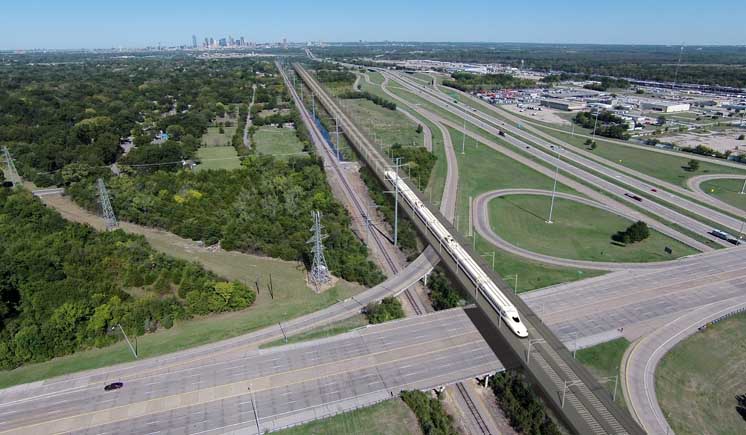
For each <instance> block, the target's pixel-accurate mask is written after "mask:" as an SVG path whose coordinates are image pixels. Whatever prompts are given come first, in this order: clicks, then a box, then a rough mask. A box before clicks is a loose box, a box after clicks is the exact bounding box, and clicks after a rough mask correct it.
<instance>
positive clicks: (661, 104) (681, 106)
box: [640, 101, 691, 113]
mask: <svg viewBox="0 0 746 435" xmlns="http://www.w3.org/2000/svg"><path fill="white" fill-rule="evenodd" d="M690 107H691V106H690V105H689V103H674V102H668V101H642V102H641V103H640V108H641V109H643V110H653V111H655V112H663V113H675V112H687V111H689V108H690Z"/></svg>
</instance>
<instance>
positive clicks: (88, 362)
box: [0, 196, 363, 388]
mask: <svg viewBox="0 0 746 435" xmlns="http://www.w3.org/2000/svg"><path fill="white" fill-rule="evenodd" d="M45 202H46V203H47V204H48V205H50V206H52V207H54V208H55V209H57V210H58V211H61V212H62V215H63V216H64V217H65V218H67V219H70V220H74V221H77V222H83V223H92V224H94V225H95V226H97V227H98V228H101V227H102V226H103V224H102V222H101V219H100V218H99V217H97V216H93V215H91V214H89V213H88V212H86V211H85V210H82V209H81V208H80V207H78V206H77V205H75V204H73V203H72V202H71V201H70V200H69V199H67V198H60V197H56V198H55V197H53V196H48V197H45ZM122 227H123V228H124V229H125V230H126V231H127V232H131V233H135V234H141V235H143V236H145V238H146V239H147V240H148V242H149V243H150V244H151V246H152V247H153V248H154V249H156V250H158V251H161V252H164V253H166V254H169V255H173V256H174V257H178V258H181V259H185V260H188V261H196V262H198V263H199V264H200V265H202V266H203V267H205V268H206V269H208V270H211V271H212V272H214V273H216V274H218V275H220V276H222V277H224V278H226V279H229V280H239V281H242V282H244V283H246V284H248V285H250V286H251V287H252V288H254V289H256V286H255V282H256V281H258V282H259V288H260V291H259V293H258V295H257V298H256V302H255V303H254V305H252V306H251V307H250V308H248V309H246V310H243V311H238V312H233V313H226V314H220V315H214V316H207V317H203V318H197V319H193V320H189V321H185V322H178V323H176V324H175V325H174V327H173V328H171V329H170V330H159V331H158V332H156V333H154V334H147V335H144V336H142V337H140V338H139V339H138V341H139V352H140V353H141V355H142V356H143V357H151V356H157V355H162V354H166V353H170V352H175V351H177V350H182V349H186V348H189V347H193V346H197V345H200V344H205V343H209V342H213V341H218V340H221V339H225V338H229V337H234V336H237V335H240V334H244V333H247V332H250V331H252V330H255V329H259V328H261V327H265V326H268V325H273V324H276V323H277V322H279V321H283V320H288V319H291V318H294V317H298V316H301V315H303V314H306V313H310V312H313V311H317V310H319V309H321V308H324V307H327V306H329V305H332V304H334V303H336V302H337V300H338V299H345V298H347V297H349V296H351V295H354V294H357V293H359V292H360V291H362V290H363V288H362V287H361V286H359V285H357V284H352V283H348V282H345V281H339V283H338V284H337V285H336V286H335V287H334V288H332V289H330V290H328V291H326V292H324V293H322V294H318V295H317V294H316V293H314V292H313V291H312V290H311V289H310V288H309V287H308V286H307V285H306V283H305V270H304V268H303V267H302V266H301V265H300V264H299V263H294V262H288V261H282V260H276V259H272V258H267V257H258V256H254V255H248V254H242V253H238V252H226V251H217V252H212V251H210V250H208V249H205V248H202V247H200V246H198V245H197V244H196V243H195V242H193V241H191V240H187V239H183V238H181V237H178V236H176V235H174V234H171V233H169V232H166V231H160V230H156V229H152V228H147V227H142V226H139V225H133V224H128V223H122ZM270 274H271V275H272V283H273V287H274V298H272V297H271V296H270V294H269V292H268V291H267V285H268V282H269V275H270ZM131 358H132V355H131V353H130V351H129V348H127V345H126V344H125V343H124V342H119V343H117V344H115V345H113V346H109V347H106V348H102V349H93V350H88V351H84V352H78V353H76V354H73V355H69V356H66V357H62V358H57V359H54V360H51V361H48V362H45V363H40V364H31V365H27V366H24V367H21V368H18V369H16V370H13V371H3V372H0V388H2V387H7V386H10V385H15V384H20V383H24V382H31V381H35V380H39V379H45V378H49V377H52V376H58V375H62V374H66V373H72V372H76V371H80V370H86V369H92V368H97V367H104V366H107V365H111V364H116V363H120V362H127V361H130V360H131Z"/></svg>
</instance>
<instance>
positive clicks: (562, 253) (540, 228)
mask: <svg viewBox="0 0 746 435" xmlns="http://www.w3.org/2000/svg"><path fill="white" fill-rule="evenodd" d="M550 202H551V198H550V197H549V196H536V195H510V196H504V197H499V198H495V199H494V200H492V201H491V202H490V204H489V209H490V222H491V224H492V229H493V230H494V231H495V233H496V234H498V235H499V236H500V237H502V238H503V239H505V240H506V241H508V242H510V243H512V244H514V245H517V246H520V247H521V248H524V249H528V250H530V251H534V252H538V253H541V254H546V255H552V256H555V257H560V258H571V259H576V260H590V261H611V262H614V261H616V262H648V261H665V260H670V259H673V258H677V257H681V256H685V255H691V254H695V253H697V251H695V250H694V249H692V248H690V247H688V246H686V245H684V244H682V243H680V242H678V241H676V240H673V239H671V238H670V237H668V236H666V235H663V234H661V233H659V232H657V231H655V230H651V231H650V237H649V238H647V239H646V240H643V241H642V242H638V243H632V244H629V245H627V246H623V245H620V244H617V243H616V242H613V240H612V239H611V236H612V235H614V234H616V232H617V231H624V230H625V229H626V228H627V227H628V226H630V225H631V224H632V221H630V220H627V219H625V218H623V217H621V216H618V215H615V214H612V213H610V212H607V211H605V210H601V209H598V208H594V207H591V206H589V205H585V204H580V203H577V202H575V201H571V200H569V199H564V198H555V201H554V211H553V216H552V220H553V221H554V223H552V224H548V223H546V220H547V218H548V214H549V207H550ZM665 247H670V248H671V249H673V255H669V254H666V253H665V252H664V248H665Z"/></svg>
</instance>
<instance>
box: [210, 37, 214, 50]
mask: <svg viewBox="0 0 746 435" xmlns="http://www.w3.org/2000/svg"><path fill="white" fill-rule="evenodd" d="M210 48H215V38H210Z"/></svg>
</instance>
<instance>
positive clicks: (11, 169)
mask: <svg viewBox="0 0 746 435" xmlns="http://www.w3.org/2000/svg"><path fill="white" fill-rule="evenodd" d="M3 157H4V158H5V166H6V167H7V170H8V174H7V178H8V180H10V182H11V183H13V187H15V186H18V185H19V184H21V177H19V176H18V171H16V165H15V163H13V159H12V158H11V157H10V151H8V147H6V146H4V147H3Z"/></svg>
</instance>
